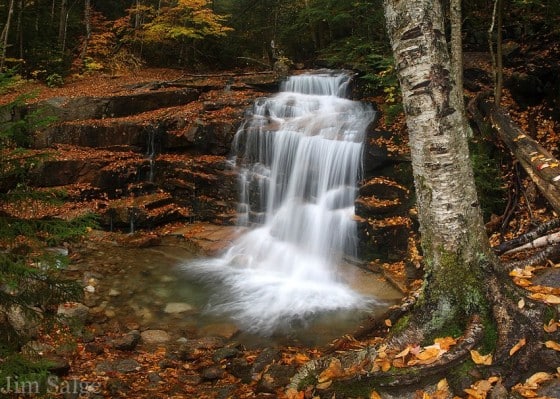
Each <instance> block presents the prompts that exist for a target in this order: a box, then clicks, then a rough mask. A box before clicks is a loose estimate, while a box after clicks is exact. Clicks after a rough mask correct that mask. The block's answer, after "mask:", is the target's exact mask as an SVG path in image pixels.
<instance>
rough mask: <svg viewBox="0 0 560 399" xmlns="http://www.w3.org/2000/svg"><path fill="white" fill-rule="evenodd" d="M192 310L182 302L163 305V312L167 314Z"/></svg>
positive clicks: (192, 308) (191, 307) (190, 306)
mask: <svg viewBox="0 0 560 399" xmlns="http://www.w3.org/2000/svg"><path fill="white" fill-rule="evenodd" d="M192 310H194V307H193V306H192V305H189V304H188V303H184V302H171V303H168V304H167V305H165V308H164V309H163V311H164V312H165V313H168V314H176V313H184V312H190V311H192Z"/></svg>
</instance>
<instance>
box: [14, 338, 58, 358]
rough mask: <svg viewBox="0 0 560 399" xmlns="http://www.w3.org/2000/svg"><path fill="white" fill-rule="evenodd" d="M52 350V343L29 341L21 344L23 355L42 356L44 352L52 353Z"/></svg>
mask: <svg viewBox="0 0 560 399" xmlns="http://www.w3.org/2000/svg"><path fill="white" fill-rule="evenodd" d="M54 350H55V349H54V347H53V346H52V345H49V344H46V343H43V342H40V341H29V342H27V343H26V344H25V345H23V346H22V348H21V353H22V355H24V356H28V357H35V356H42V355H44V354H46V353H52V352H54Z"/></svg>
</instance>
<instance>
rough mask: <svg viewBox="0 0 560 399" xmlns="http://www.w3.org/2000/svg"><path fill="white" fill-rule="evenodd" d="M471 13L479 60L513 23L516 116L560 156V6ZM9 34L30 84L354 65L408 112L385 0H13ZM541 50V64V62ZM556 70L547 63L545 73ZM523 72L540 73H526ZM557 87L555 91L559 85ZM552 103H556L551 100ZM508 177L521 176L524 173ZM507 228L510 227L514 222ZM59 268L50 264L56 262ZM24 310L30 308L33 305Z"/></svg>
mask: <svg viewBox="0 0 560 399" xmlns="http://www.w3.org/2000/svg"><path fill="white" fill-rule="evenodd" d="M496 4H501V5H500V8H501V10H502V11H503V16H502V18H503V22H502V23H499V22H498V21H497V19H496V12H495V5H496ZM463 12H464V15H463V40H464V48H465V51H467V52H470V53H471V54H472V53H478V52H480V53H488V50H489V40H488V36H489V33H488V32H489V30H491V26H492V25H493V21H494V25H497V24H499V25H501V29H500V30H499V31H500V32H501V35H502V36H501V40H502V41H503V43H504V44H505V46H504V58H505V60H506V63H505V66H504V69H505V70H506V71H507V72H506V73H507V79H506V80H507V82H506V86H507V85H509V87H510V88H511V87H514V86H515V88H516V90H515V92H514V94H513V95H514V97H515V93H517V94H518V95H519V94H520V93H521V94H523V95H522V96H517V97H515V98H513V100H515V101H512V96H511V95H506V96H505V98H504V101H503V103H502V104H503V105H504V106H506V107H507V108H508V110H510V111H513V112H512V114H513V117H514V118H515V119H516V120H517V121H518V122H520V125H521V126H522V127H523V128H524V129H526V131H528V132H530V133H531V134H532V135H534V136H537V138H538V139H539V140H540V141H541V142H543V143H545V144H546V145H547V147H548V148H550V149H551V151H552V152H554V153H555V155H558V153H557V151H558V146H557V143H558V139H557V138H558V137H557V135H556V134H552V133H553V132H551V131H552V130H554V129H553V126H554V123H556V122H557V121H558V119H559V118H560V117H559V114H558V107H557V104H558V101H559V100H560V98H559V97H558V94H557V93H558V87H557V84H558V79H557V78H551V79H549V80H546V79H545V78H546V77H544V76H540V75H539V74H541V72H543V73H544V71H545V70H546V71H547V73H549V72H550V71H554V70H557V67H555V68H556V69H554V68H550V65H551V64H554V62H555V59H557V56H556V55H557V54H558V52H557V47H556V50H554V49H555V44H554V43H557V42H558V41H557V38H558V37H559V35H560V23H559V22H558V17H559V15H560V4H558V2H556V1H530V0H529V1H524V0H510V1H502V2H496V1H490V0H488V1H473V2H468V4H464V10H463ZM0 30H1V32H2V33H1V35H0V45H1V47H0V55H1V57H0V61H1V65H2V67H1V68H0V69H1V70H2V71H3V72H4V71H5V72H6V73H7V75H10V76H16V77H17V78H21V79H22V80H24V79H36V80H38V81H41V82H44V83H46V84H47V85H48V86H52V87H54V86H63V85H64V84H65V82H67V81H68V82H69V81H70V80H73V81H75V80H79V79H80V78H82V77H83V78H88V77H91V76H96V74H100V73H101V74H105V75H111V76H120V75H121V74H125V73H127V72H131V71H134V70H137V69H139V68H143V67H172V68H177V69H182V70H184V71H185V72H186V73H205V72H209V71H212V72H217V71H221V70H228V71H231V70H247V69H250V70H270V69H273V67H274V63H275V62H277V61H279V60H280V61H282V62H283V63H285V64H287V65H290V66H291V67H296V68H311V67H331V68H348V69H354V70H356V71H358V72H359V73H360V76H361V77H362V79H363V83H365V84H366V85H365V87H366V89H368V90H367V91H368V92H369V93H375V92H378V93H382V95H383V100H382V101H385V103H386V104H385V105H387V104H395V109H397V110H398V109H400V110H402V106H401V107H400V108H399V105H400V104H399V102H400V98H399V95H398V90H397V83H396V78H395V77H394V75H393V68H392V64H393V61H392V59H391V51H390V47H389V44H388V39H387V37H386V33H385V26H384V16H383V7H382V2H381V1H373V2H365V1H364V2H360V1H354V2H350V1H325V0H318V1H311V0H308V1H297V2H296V1H275V2H272V1H244V0H243V1H213V2H207V1H204V0H200V1H196V0H186V1H182V0H179V1H173V2H171V1H152V2H148V1H139V0H135V1H132V0H129V1H126V2H125V1H111V2H101V1H95V0H84V1H81V0H75V1H68V0H62V1H57V0H49V1H46V0H44V1H40V0H38V1H24V0H4V1H3V2H2V4H0ZM496 32H498V29H497V28H496V26H494V29H493V31H492V34H491V35H490V36H492V39H494V41H495V40H496V39H497V37H495V35H497V33H496ZM272 43H274V45H272ZM547 43H548V44H547ZM525 51H527V53H525ZM536 54H538V57H533V56H534V55H536ZM555 57H556V58H555ZM520 59H524V61H523V62H524V65H520V64H519V60H520ZM512 60H514V61H515V62H517V64H515V63H514V62H513V61H512ZM545 63H546V64H547V65H548V66H547V68H543V66H544V65H545ZM469 65H470V66H471V68H470V69H469V70H468V73H469V74H472V73H473V72H476V71H477V70H476V66H478V65H476V63H475V61H473V59H470V61H469ZM473 65H474V66H475V68H473V67H472V66H473ZM520 69H523V70H524V71H526V72H530V74H525V75H523V74H520V73H519V72H518V71H519V70H520ZM540 77H542V79H540V80H539V78H540ZM3 78H4V75H3V76H0V83H1V82H2V79H3ZM468 78H469V79H467V81H466V89H467V90H468V91H470V92H471V93H474V92H476V91H478V89H479V88H473V87H472V86H469V85H471V84H472V83H473V81H476V80H477V79H476V77H475V78H473V76H468ZM84 80H85V79H84ZM482 80H483V79H482ZM550 82H553V86H554V87H549V83H550ZM488 83H489V82H488ZM489 84H491V83H489ZM369 93H368V94H369ZM545 97H546V101H543V102H542V103H541V102H540V100H542V99H543V98H545ZM540 104H544V105H540ZM512 105H513V106H512ZM380 106H381V107H383V106H384V105H383V104H380ZM383 110H384V111H388V110H389V109H388V108H384V109H383ZM520 110H521V111H522V112H523V113H522V112H521V111H520ZM527 110H528V111H527ZM518 111H520V112H518ZM541 111H542V112H541ZM389 117H390V114H389V112H385V115H384V118H385V122H387V124H389V123H388V119H389ZM549 120H552V121H554V122H552V124H549V125H548V126H552V127H551V129H550V130H549V131H548V133H543V132H544V131H545V130H544V129H542V128H541V126H540V125H543V123H544V124H545V125H546V123H548V121H549ZM16 127H17V126H16ZM391 130H392V129H391ZM16 131H17V129H14V130H13V132H16ZM10 134H11V133H10ZM10 137H15V136H12V135H11V136H10ZM481 143H482V144H481ZM18 144H23V145H25V143H18ZM479 144H480V145H479ZM484 144H486V141H485V140H479V142H478V143H477V142H476V141H475V142H474V146H478V147H482V146H483V145H484ZM479 150H480V151H485V150H484V149H480V148H479ZM475 152H476V149H475ZM475 162H476V159H475ZM479 165H485V166H488V167H487V170H486V171H483V172H486V175H485V176H482V178H481V180H482V181H486V182H487V183H490V184H487V187H486V188H487V189H488V190H494V191H491V192H490V193H488V196H487V197H488V198H490V199H499V200H501V203H500V204H499V205H497V206H496V207H494V208H493V209H489V210H488V213H487V214H486V216H487V217H490V216H492V213H496V212H498V213H501V212H503V207H504V203H503V195H504V191H503V187H500V191H499V192H497V191H496V187H498V186H499V184H494V180H491V179H493V178H494V177H495V175H496V168H497V167H499V165H486V162H485V161H484V160H482V161H480V163H479ZM478 169H479V170H480V168H478ZM508 170H509V169H508ZM506 177H507V179H510V180H511V181H516V180H520V178H519V176H517V175H515V174H514V173H513V174H512V173H509V174H507V176H506ZM518 184H520V183H519V182H518ZM18 187H19V186H18ZM22 188H25V187H23V186H22ZM24 194H26V195H27V194H28V193H24ZM52 195H53V196H55V195H54V194H52ZM483 205H484V203H483ZM513 208H515V207H513ZM513 208H512V209H513ZM485 210H486V209H485ZM529 211H530V209H529ZM504 214H505V213H504ZM537 216H538V215H537ZM505 220H506V221H507V219H505ZM500 222H501V223H502V225H506V228H508V226H507V223H506V222H504V221H500ZM24 227H25V230H24V229H23V228H22V229H20V230H21V231H24V233H25V234H27V233H28V232H29V231H31V230H33V231H34V232H39V233H41V234H43V235H44V236H47V237H50V240H51V241H52V243H58V242H59V241H60V240H59V239H58V238H56V237H55V236H56V235H60V234H59V233H60V232H59V231H58V230H57V229H58V227H57V226H54V228H52V227H50V226H46V225H45V226H40V227H41V228H40V229H38V228H37V226H36V225H32V226H31V227H29V228H28V226H24ZM509 227H511V226H509ZM525 227H527V226H525ZM74 230H75V232H74V233H75V235H76V236H80V235H81V234H83V232H84V231H87V227H86V226H85V225H84V224H83V223H81V224H79V225H76V228H75V229H74ZM518 231H521V227H519V229H518ZM18 232H19V230H18V231H17V232H16V233H18ZM64 234H66V233H64ZM53 237H55V238H53ZM39 238H43V237H39ZM63 238H64V239H67V237H66V236H64V237H63ZM17 248H18V249H21V253H18V254H16V255H17V256H18V257H17V259H16V261H19V260H20V255H22V254H28V253H29V252H30V251H29V249H28V248H25V247H23V246H22V245H19V246H17ZM56 262H57V260H54V261H51V262H50V263H51V264H52V265H54V266H56V265H57V263H56ZM16 266H17V267H14V268H13V275H14V276H20V275H21V276H24V278H23V279H22V280H21V281H25V282H27V281H28V279H27V274H26V273H29V270H30V269H29V268H27V267H21V268H19V265H18V264H16ZM22 266H25V265H22ZM53 269H56V267H53ZM10 270H12V269H10ZM55 272H56V270H55ZM45 275H46V274H45ZM45 275H44V274H42V272H41V273H39V274H37V275H36V280H37V281H41V282H45V280H44V276H45ZM34 277H35V276H34ZM12 280H13V282H14V284H20V283H21V281H16V278H12ZM46 283H47V284H44V289H43V290H42V292H40V294H41V293H46V294H48V295H50V292H51V288H52V285H53V284H55V283H56V281H55V280H52V281H47V282H46ZM51 283H52V284H51ZM68 288H69V289H68V290H67V291H65V290H63V291H61V294H63V295H61V296H62V298H50V297H49V300H51V299H52V301H51V302H52V303H51V302H47V303H46V304H45V308H46V309H50V308H52V307H53V306H54V305H53V304H54V303H57V302H58V301H60V300H64V299H65V298H66V299H70V298H72V297H73V295H74V293H73V291H72V289H73V288H75V287H71V286H69V287H68ZM74 291H75V290H74ZM66 292H69V293H70V294H69V296H68V297H64V295H66ZM24 299H25V300H27V299H28V298H24ZM36 302H37V299H36V296H35V295H34V296H33V297H30V298H29V303H36ZM22 305H24V306H26V305H28V303H27V302H25V301H23V302H22ZM6 342H7V341H6Z"/></svg>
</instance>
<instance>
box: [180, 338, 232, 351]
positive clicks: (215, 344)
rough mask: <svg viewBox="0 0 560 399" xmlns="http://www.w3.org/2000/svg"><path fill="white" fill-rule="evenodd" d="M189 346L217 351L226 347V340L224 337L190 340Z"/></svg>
mask: <svg viewBox="0 0 560 399" xmlns="http://www.w3.org/2000/svg"><path fill="white" fill-rule="evenodd" d="M187 344H189V345H192V346H194V347H195V348H198V349H217V348H222V347H224V346H225V344H226V340H225V339H224V338H223V337H212V336H210V337H202V338H197V339H193V340H189V341H188V342H187Z"/></svg>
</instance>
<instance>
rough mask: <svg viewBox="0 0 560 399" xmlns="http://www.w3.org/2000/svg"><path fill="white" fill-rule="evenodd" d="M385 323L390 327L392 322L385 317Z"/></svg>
mask: <svg viewBox="0 0 560 399" xmlns="http://www.w3.org/2000/svg"><path fill="white" fill-rule="evenodd" d="M385 325H386V326H387V327H391V326H392V325H393V322H392V321H391V320H389V319H385Z"/></svg>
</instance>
